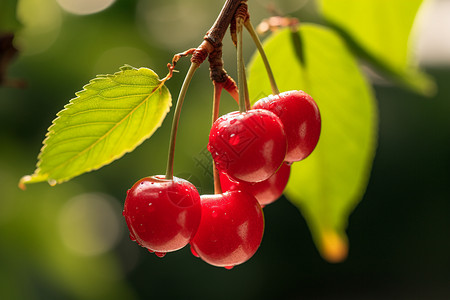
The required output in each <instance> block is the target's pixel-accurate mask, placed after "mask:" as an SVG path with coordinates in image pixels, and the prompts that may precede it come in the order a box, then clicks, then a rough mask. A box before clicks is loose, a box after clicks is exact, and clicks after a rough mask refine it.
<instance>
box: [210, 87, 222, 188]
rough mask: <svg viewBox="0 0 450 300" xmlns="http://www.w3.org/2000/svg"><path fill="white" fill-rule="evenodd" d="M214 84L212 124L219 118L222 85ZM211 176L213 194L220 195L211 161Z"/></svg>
mask: <svg viewBox="0 0 450 300" xmlns="http://www.w3.org/2000/svg"><path fill="white" fill-rule="evenodd" d="M213 84H214V101H213V113H212V122H213V123H214V122H215V121H216V120H217V118H219V107H220V96H221V94H222V89H223V84H222V83H219V82H215V81H214V82H213ZM213 175H214V194H221V193H222V187H221V185H220V173H219V170H217V168H216V166H215V164H214V161H213Z"/></svg>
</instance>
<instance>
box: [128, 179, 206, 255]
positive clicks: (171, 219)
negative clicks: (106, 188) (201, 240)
mask: <svg viewBox="0 0 450 300" xmlns="http://www.w3.org/2000/svg"><path fill="white" fill-rule="evenodd" d="M123 215H124V216H125V220H126V222H127V225H128V229H129V230H130V238H131V239H132V240H136V242H138V243H139V244H140V245H141V246H143V247H146V248H147V249H148V250H150V251H151V252H155V253H156V254H157V255H158V256H160V257H162V256H163V255H164V253H166V252H171V251H175V250H178V249H181V248H183V247H184V246H186V245H187V244H188V243H189V242H190V240H191V239H192V237H193V236H194V235H195V233H196V231H197V228H198V226H199V224H200V218H201V204H200V195H199V194H198V192H197V189H196V188H195V186H194V185H192V184H191V183H190V182H188V181H186V180H184V179H180V178H177V177H174V178H173V180H168V179H165V178H164V176H161V175H158V176H152V177H146V178H143V179H141V180H139V181H138V182H136V183H135V184H134V185H133V187H132V188H131V189H130V190H129V191H128V193H127V198H126V200H125V205H124V211H123Z"/></svg>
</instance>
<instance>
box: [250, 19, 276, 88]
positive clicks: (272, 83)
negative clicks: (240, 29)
mask: <svg viewBox="0 0 450 300" xmlns="http://www.w3.org/2000/svg"><path fill="white" fill-rule="evenodd" d="M244 26H245V28H246V29H247V31H248V32H249V33H250V36H251V37H252V39H253V42H254V43H255V45H256V48H258V51H259V54H260V55H261V58H262V60H263V62H264V67H265V68H266V72H267V75H268V76H269V81H270V86H271V88H272V93H273V94H274V95H277V94H279V93H280V91H279V90H278V87H277V84H276V82H275V77H274V76H273V73H272V69H271V68H270V64H269V60H268V59H267V56H266V53H265V52H264V48H263V46H262V44H261V40H260V39H259V36H258V34H257V33H256V31H255V29H254V28H253V25H252V23H251V22H250V19H247V20H246V21H245V23H244Z"/></svg>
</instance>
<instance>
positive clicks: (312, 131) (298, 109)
mask: <svg viewBox="0 0 450 300" xmlns="http://www.w3.org/2000/svg"><path fill="white" fill-rule="evenodd" d="M253 108H258V109H267V110H269V111H271V112H273V113H275V114H276V115H277V116H278V117H279V118H280V120H281V122H282V123H283V126H284V130H285V133H286V138H287V143H288V149H287V154H286V158H285V160H286V161H288V162H294V161H300V160H302V159H305V158H306V157H307V156H308V155H310V154H311V152H312V151H313V150H314V148H315V147H316V145H317V142H318V141H319V136H320V128H321V119H320V112H319V108H318V107H317V104H316V102H315V101H314V100H313V98H312V97H311V96H310V95H308V94H306V93H305V92H303V91H288V92H283V93H280V94H278V95H275V96H273V95H270V96H268V97H266V98H263V99H260V100H258V101H257V102H256V103H255V104H254V105H253Z"/></svg>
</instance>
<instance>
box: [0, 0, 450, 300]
mask: <svg viewBox="0 0 450 300" xmlns="http://www.w3.org/2000/svg"><path fill="white" fill-rule="evenodd" d="M0 1H8V0H0ZM431 2H432V3H433V5H432V6H430V9H428V11H427V14H424V15H423V16H422V22H421V23H420V24H419V25H420V26H419V25H418V26H417V27H416V28H415V29H416V33H417V35H416V39H415V42H414V45H413V47H414V50H415V52H416V53H417V55H418V57H419V59H420V64H421V65H422V67H423V68H424V69H425V70H426V71H427V72H428V73H429V74H430V75H432V76H433V77H434V78H435V80H436V83H437V86H438V92H437V94H436V95H435V96H434V97H432V98H425V97H422V96H418V95H416V94H413V93H411V92H409V91H405V90H403V89H400V88H398V87H396V86H392V85H389V84H387V83H386V82H383V83H379V82H378V81H377V82H375V83H374V90H375V93H376V96H377V100H378V106H379V113H380V116H379V117H380V128H379V130H380V131H379V145H378V149H377V154H376V157H375V161H374V166H373V170H372V175H371V179H370V182H369V186H368V188H367V192H366V194H365V196H364V199H363V200H362V202H361V203H360V204H359V205H358V207H357V208H356V210H355V211H354V212H353V214H352V215H351V217H350V220H349V227H348V236H349V240H350V252H349V257H348V258H347V260H346V261H345V262H343V263H339V264H330V263H327V262H325V261H324V260H323V259H322V258H321V257H320V256H319V254H318V252H317V250H316V248H315V246H314V244H313V241H312V239H311V235H310V233H309V231H308V228H307V226H306V223H305V221H304V219H303V217H302V215H301V214H300V212H299V211H298V210H297V209H296V208H295V207H294V206H293V205H291V204H290V203H289V202H288V201H287V200H286V199H285V198H281V199H280V200H278V201H277V202H276V203H274V204H272V205H270V206H269V207H267V208H266V209H265V218H266V230H265V235H264V239H263V243H262V244H261V247H260V249H259V250H258V252H257V253H256V255H255V256H254V257H253V258H252V259H251V260H250V261H248V262H246V263H245V264H243V265H241V266H238V267H235V268H234V269H232V270H230V271H229V270H225V269H222V268H216V267H212V266H209V265H207V264H206V263H204V262H202V261H201V260H199V259H197V258H195V257H194V256H192V255H191V253H190V250H189V248H188V247H187V248H185V249H182V250H180V251H177V252H175V253H170V254H168V255H167V256H166V257H164V258H162V259H160V258H158V257H156V256H155V255H152V254H150V253H148V252H147V251H146V250H145V249H144V248H141V247H139V246H138V245H137V244H136V243H133V242H131V241H130V240H129V238H128V233H127V228H126V224H125V221H124V219H123V217H122V216H121V212H122V207H123V201H124V199H125V193H126V191H127V189H129V188H130V187H131V186H132V185H133V183H134V182H135V181H137V180H138V179H140V178H142V177H144V176H148V175H155V174H163V173H164V172H165V164H166V152H167V148H168V147H167V146H168V143H169V140H168V138H169V131H170V123H171V119H172V112H171V113H170V114H169V115H168V116H167V118H166V120H165V121H164V123H163V125H162V127H161V128H160V129H159V130H158V131H157V132H156V133H155V134H154V136H153V137H152V138H151V139H150V140H148V141H146V142H144V143H143V144H142V145H141V146H139V147H138V148H137V149H136V150H135V151H134V152H133V153H130V154H127V155H126V156H124V157H123V158H122V159H120V160H119V161H116V162H114V163H112V164H111V165H109V166H106V167H104V168H102V169H100V170H99V171H96V172H93V173H88V174H85V175H82V176H80V177H77V178H75V179H73V180H71V181H70V182H67V183H64V184H61V185H58V186H56V187H50V186H48V185H47V184H45V183H41V184H35V185H30V186H29V187H28V188H27V190H26V191H21V190H19V189H18V187H17V184H18V181H19V179H20V177H21V176H23V175H26V174H31V173H32V172H33V171H34V166H35V164H36V161H37V160H36V157H37V154H38V153H39V150H40V147H41V145H42V140H43V139H44V137H45V133H46V132H47V128H48V127H49V126H50V124H51V121H52V120H53V119H54V118H55V114H56V113H57V112H58V111H59V110H61V109H62V108H63V106H64V105H65V104H67V103H68V102H69V100H70V99H71V98H73V97H74V94H75V92H77V91H78V90H81V88H82V86H83V85H84V84H86V83H88V82H89V80H90V79H92V78H94V77H95V75H97V74H106V73H108V74H111V73H114V72H117V71H118V70H119V67H120V66H122V65H124V64H130V65H132V66H135V67H141V66H146V67H149V68H151V69H153V70H155V71H156V72H157V73H158V74H159V75H160V77H164V76H165V75H166V73H167V68H166V64H167V63H168V62H170V61H171V59H172V56H173V55H174V54H175V53H178V52H181V51H184V50H186V49H188V48H191V47H196V46H198V45H199V44H200V42H201V41H202V38H203V35H204V33H205V32H206V31H207V30H208V29H209V27H210V26H211V24H212V23H213V22H214V20H215V18H216V16H217V13H218V12H219V11H220V8H221V6H222V4H223V1H208V0H192V1H189V4H188V3H187V2H186V1H182V0H170V1H169V0H152V1H148V0H127V1H126V0H96V1H89V0H83V1H81V0H77V1H75V0H56V1H55V0H20V1H19V2H18V10H17V14H18V19H19V21H20V22H21V24H22V27H21V29H20V30H19V31H18V32H17V37H16V39H15V45H16V47H17V48H18V49H19V50H20V53H19V56H18V57H17V59H16V60H15V61H14V62H13V63H12V64H11V66H10V68H9V72H8V76H9V78H10V79H12V80H21V81H23V82H24V83H25V87H24V88H21V89H16V88H11V87H0V141H1V146H0V299H151V298H161V297H163V298H165V299H230V298H233V299H450V155H449V154H450V142H449V141H450V122H449V117H448V116H449V115H450V84H449V83H450V45H449V43H450V24H449V18H448V16H449V15H450V5H449V3H450V2H449V1H442V0H441V1H431ZM273 3H276V6H275V8H276V10H278V11H279V12H280V13H282V14H288V15H291V16H295V17H298V18H299V19H300V20H301V21H302V22H316V23H320V22H321V19H320V17H319V15H318V13H317V9H316V6H315V3H314V1H300V0H296V1H294V0H278V1H270V0H260V1H250V11H251V14H252V20H253V23H254V24H257V23H258V22H259V21H260V20H262V19H263V18H266V17H268V16H270V14H271V13H272V11H271V10H273V6H272V4H273ZM270 7H272V8H271V9H270ZM248 40H249V39H248ZM245 51H246V52H245V53H246V59H247V61H248V59H249V57H250V55H251V53H252V52H253V51H254V46H253V45H252V44H251V43H246V49H245ZM224 60H225V68H226V69H227V71H229V73H230V74H231V75H232V76H233V77H236V76H235V74H236V72H235V65H236V63H235V52H234V50H233V47H232V44H231V42H230V39H229V37H228V36H227V37H226V38H225V40H224ZM188 64H189V62H188V60H187V59H186V60H182V61H181V62H180V63H179V64H178V65H177V69H178V70H179V71H180V73H179V74H175V76H174V77H173V78H172V79H171V80H170V81H169V82H168V83H167V86H168V88H169V89H170V91H171V93H172V97H173V98H176V96H177V95H178V91H179V89H180V86H181V82H182V80H183V78H184V74H185V72H186V70H187V68H188ZM208 76H209V71H208V67H207V65H206V64H205V65H203V66H202V67H201V69H200V70H199V71H198V73H197V74H196V76H195V78H194V79H193V81H192V84H191V87H190V89H189V92H188V95H187V98H186V102H185V105H184V107H183V113H182V117H181V123H180V130H179V134H178V140H177V151H176V158H175V175H176V176H180V177H184V178H188V179H189V180H190V181H191V182H193V183H194V184H195V185H196V186H197V187H198V188H199V191H200V193H211V192H212V191H213V187H212V178H211V175H210V172H209V169H210V168H209V166H208V164H209V161H208V160H207V159H206V160H205V152H204V151H205V149H206V148H205V147H206V143H207V138H208V133H209V126H210V111H211V101H212V85H211V83H210V81H209V77H208ZM235 108H236V105H235V103H234V102H233V100H231V98H230V97H229V96H228V95H224V99H223V101H222V109H223V111H230V110H234V109H235ZM172 110H173V109H172Z"/></svg>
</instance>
